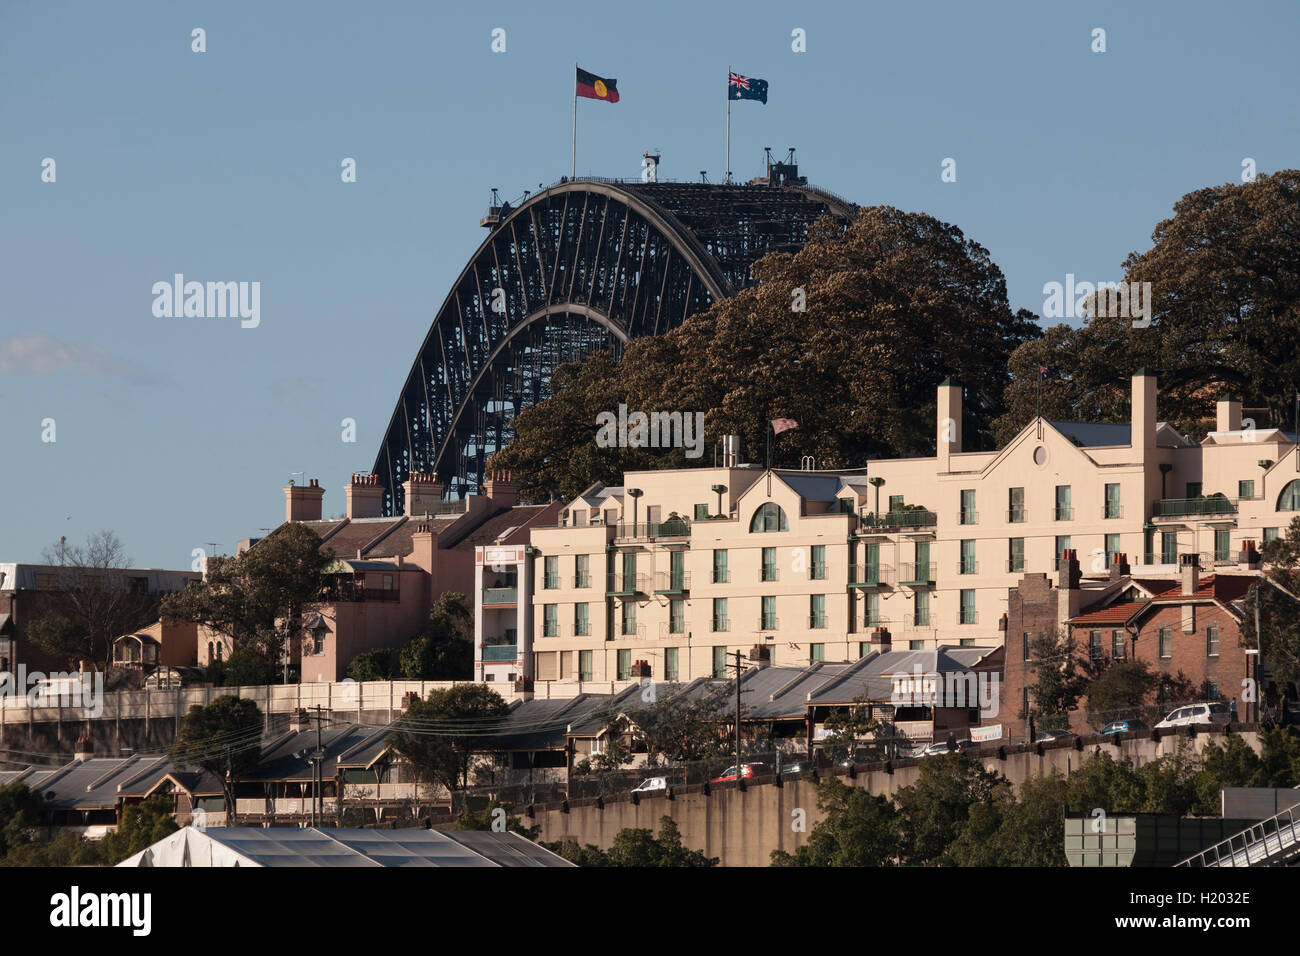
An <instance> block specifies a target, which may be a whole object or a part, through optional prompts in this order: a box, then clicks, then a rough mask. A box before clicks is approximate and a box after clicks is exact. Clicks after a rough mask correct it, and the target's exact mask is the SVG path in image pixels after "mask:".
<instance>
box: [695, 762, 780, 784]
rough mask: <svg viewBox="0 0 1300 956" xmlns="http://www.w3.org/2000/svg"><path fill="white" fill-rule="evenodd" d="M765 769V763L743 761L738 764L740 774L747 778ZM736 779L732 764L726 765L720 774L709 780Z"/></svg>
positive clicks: (724, 780) (715, 781) (718, 781)
mask: <svg viewBox="0 0 1300 956" xmlns="http://www.w3.org/2000/svg"><path fill="white" fill-rule="evenodd" d="M766 769H767V764H765V763H744V764H741V765H740V776H741V777H744V778H745V779H746V780H748V779H749V778H750V777H752V776H754V774H756V773H762V772H763V771H765V770H766ZM736 779H738V778H737V776H736V768H735V766H734V765H733V766H730V767H728V768H727V769H726V770H724V771H722V775H721V776H718V777H714V778H713V779H712V780H711V781H709V782H710V783H726V782H727V781H728V780H736Z"/></svg>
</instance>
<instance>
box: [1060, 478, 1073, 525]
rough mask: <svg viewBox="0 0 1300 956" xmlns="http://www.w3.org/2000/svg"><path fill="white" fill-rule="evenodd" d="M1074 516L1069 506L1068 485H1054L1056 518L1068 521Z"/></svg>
mask: <svg viewBox="0 0 1300 956" xmlns="http://www.w3.org/2000/svg"><path fill="white" fill-rule="evenodd" d="M1073 517H1074V508H1072V507H1071V506H1070V486H1069V485H1057V486H1056V520H1057V521H1069V520H1070V519H1072V518H1073Z"/></svg>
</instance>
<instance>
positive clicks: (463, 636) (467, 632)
mask: <svg viewBox="0 0 1300 956" xmlns="http://www.w3.org/2000/svg"><path fill="white" fill-rule="evenodd" d="M398 669H399V670H400V671H401V674H402V676H403V677H405V678H406V679H407V680H469V679H471V678H472V677H473V674H474V615H473V612H472V611H471V610H470V607H469V604H468V602H467V601H466V600H465V595H463V594H459V593H457V592H455V591H446V592H444V593H442V594H440V595H438V600H437V601H435V602H434V604H433V607H431V608H430V609H429V619H428V621H426V622H425V625H424V629H423V630H422V631H421V632H420V633H419V634H417V635H416V636H415V637H413V638H411V640H409V641H407V642H406V644H405V645H403V647H402V650H401V653H400V655H399V658H398Z"/></svg>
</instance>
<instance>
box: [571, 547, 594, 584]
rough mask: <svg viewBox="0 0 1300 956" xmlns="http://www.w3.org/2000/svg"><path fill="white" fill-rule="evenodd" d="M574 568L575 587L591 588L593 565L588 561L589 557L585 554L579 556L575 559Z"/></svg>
mask: <svg viewBox="0 0 1300 956" xmlns="http://www.w3.org/2000/svg"><path fill="white" fill-rule="evenodd" d="M573 566H574V573H573V586H574V587H575V588H589V587H591V570H590V568H591V565H590V563H589V561H588V556H587V555H585V554H579V555H577V556H576V557H574V559H573Z"/></svg>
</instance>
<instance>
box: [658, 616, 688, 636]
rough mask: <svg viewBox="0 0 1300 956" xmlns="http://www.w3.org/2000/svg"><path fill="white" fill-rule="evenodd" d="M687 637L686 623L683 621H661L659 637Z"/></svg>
mask: <svg viewBox="0 0 1300 956" xmlns="http://www.w3.org/2000/svg"><path fill="white" fill-rule="evenodd" d="M685 635H686V622H685V621H684V620H683V621H660V622H659V636H660V637H661V638H663V637H684V636H685Z"/></svg>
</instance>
